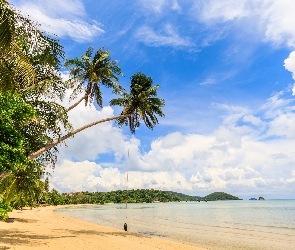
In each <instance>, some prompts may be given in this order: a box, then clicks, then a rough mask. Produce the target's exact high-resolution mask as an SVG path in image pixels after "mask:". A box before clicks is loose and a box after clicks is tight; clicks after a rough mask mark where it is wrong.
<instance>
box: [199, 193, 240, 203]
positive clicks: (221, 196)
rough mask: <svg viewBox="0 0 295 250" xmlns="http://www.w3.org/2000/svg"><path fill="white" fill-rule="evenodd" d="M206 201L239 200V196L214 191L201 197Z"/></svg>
mask: <svg viewBox="0 0 295 250" xmlns="http://www.w3.org/2000/svg"><path fill="white" fill-rule="evenodd" d="M203 200H206V201H223V200H241V199H240V198H239V197H236V196H233V195H231V194H227V193H224V192H214V193H212V194H208V195H206V196H205V197H203Z"/></svg>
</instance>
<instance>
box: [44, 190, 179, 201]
mask: <svg viewBox="0 0 295 250" xmlns="http://www.w3.org/2000/svg"><path fill="white" fill-rule="evenodd" d="M49 197H50V198H49V201H48V204H51V205H65V204H105V203H126V202H127V203H143V202H146V203H152V202H171V201H179V198H178V197H177V196H175V195H172V194H170V193H168V192H165V191H160V190H154V189H137V190H134V189H132V190H117V191H112V192H92V193H91V192H76V193H63V194H59V193H58V192H57V190H55V189H53V190H52V191H51V192H49Z"/></svg>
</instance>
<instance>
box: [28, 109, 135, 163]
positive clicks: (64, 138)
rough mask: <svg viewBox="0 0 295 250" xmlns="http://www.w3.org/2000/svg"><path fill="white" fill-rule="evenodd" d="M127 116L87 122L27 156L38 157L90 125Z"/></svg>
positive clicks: (30, 158)
mask: <svg viewBox="0 0 295 250" xmlns="http://www.w3.org/2000/svg"><path fill="white" fill-rule="evenodd" d="M129 116H130V114H128V115H118V116H113V117H110V118H106V119H102V120H99V121H95V122H92V123H89V124H87V125H85V126H83V127H81V128H78V129H76V130H74V131H73V132H70V133H68V134H67V135H65V136H62V137H61V138H59V139H57V140H55V141H54V142H52V143H50V144H48V145H47V146H45V147H43V148H41V149H39V150H38V151H36V152H35V153H33V154H30V155H29V156H28V159H29V160H33V159H35V158H36V157H38V156H39V155H41V154H43V153H44V152H45V151H47V150H49V149H51V148H52V147H54V146H56V145H57V144H59V143H60V142H62V141H64V140H66V139H68V138H70V137H71V136H73V135H75V134H77V133H79V132H81V131H83V130H85V129H87V128H90V127H92V126H94V125H96V124H99V123H103V122H107V121H111V120H115V119H119V118H124V117H129Z"/></svg>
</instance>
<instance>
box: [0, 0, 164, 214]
mask: <svg viewBox="0 0 295 250" xmlns="http://www.w3.org/2000/svg"><path fill="white" fill-rule="evenodd" d="M64 58H65V54H64V50H63V47H62V46H61V45H60V44H59V42H58V41H57V40H56V39H55V38H53V37H52V36H49V35H46V33H44V32H41V31H40V30H39V26H38V25H37V24H35V23H34V22H32V21H31V20H30V19H28V18H26V17H24V16H23V15H21V14H20V13H19V12H18V11H17V10H15V9H14V8H13V7H12V6H11V5H10V4H9V2H8V1H6V0H0V202H1V206H0V208H1V215H0V217H1V218H2V219H3V218H6V217H7V214H6V215H5V211H6V212H7V211H9V209H10V205H12V206H13V207H20V208H21V207H22V206H24V205H29V206H34V205H35V204H38V202H39V201H40V200H44V199H45V198H44V188H45V186H46V183H45V181H44V178H45V177H46V169H47V168H48V167H54V166H55V163H56V160H57V153H58V149H57V145H58V144H60V143H62V142H64V141H65V140H66V139H67V138H69V137H72V136H73V135H75V134H77V133H79V132H81V131H83V130H85V129H87V128H89V127H91V126H94V125H97V124H99V123H102V122H107V121H111V120H115V121H116V122H117V124H118V125H119V126H122V125H128V126H129V127H130V130H131V132H132V133H134V132H135V130H136V128H137V127H139V126H140V124H141V121H143V123H144V124H145V125H146V126H147V127H148V128H149V129H153V127H154V126H155V125H156V124H158V119H157V116H160V117H163V116H164V113H163V112H162V108H163V106H164V100H163V99H160V98H158V97H157V90H158V88H159V85H153V79H152V78H150V77H148V76H146V75H145V74H143V73H141V72H140V73H136V74H134V75H133V76H132V77H131V85H130V93H127V92H126V90H125V89H124V88H123V87H122V86H121V85H120V84H119V76H121V75H123V74H122V71H121V68H120V67H119V66H118V65H117V61H115V60H112V59H111V57H110V51H108V50H105V49H104V47H102V48H100V49H99V50H98V51H96V52H94V49H93V48H92V47H90V48H89V49H88V50H87V51H86V53H85V55H82V56H81V59H79V58H74V59H67V60H64ZM62 65H64V66H65V67H67V68H68V69H69V70H70V79H69V80H68V81H64V80H63V79H62V77H61V66H62ZM102 85H103V86H105V87H107V88H110V89H112V92H113V93H114V94H117V95H119V96H121V97H120V98H118V99H114V100H112V101H111V102H110V105H119V106H122V107H123V110H122V112H121V114H119V115H117V116H114V117H110V118H106V119H103V120H99V121H94V122H92V123H90V124H86V125H85V126H82V127H81V128H77V129H74V128H73V127H72V125H71V124H70V122H69V119H68V113H69V112H70V111H71V110H72V109H74V108H75V107H76V106H77V105H78V104H79V103H81V102H82V101H84V102H85V105H88V104H91V103H93V102H94V101H95V102H96V103H97V104H98V106H99V107H102V103H103V102H102V92H101V88H100V87H101V86H102ZM70 90H72V95H71V100H72V101H73V102H74V104H72V105H71V106H70V107H64V106H62V105H60V104H59V103H61V101H62V100H63V99H64V97H65V93H66V91H70ZM80 95H82V97H79V96H80ZM47 186H48V185H47ZM47 189H48V187H47ZM45 193H46V192H45ZM47 193H48V192H47ZM52 197H54V195H53V196H52ZM47 198H48V197H47ZM45 201H46V199H45Z"/></svg>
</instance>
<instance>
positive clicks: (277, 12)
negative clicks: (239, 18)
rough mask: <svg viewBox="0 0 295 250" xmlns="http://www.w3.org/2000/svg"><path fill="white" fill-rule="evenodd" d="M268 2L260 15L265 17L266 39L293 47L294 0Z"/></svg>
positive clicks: (294, 40)
mask: <svg viewBox="0 0 295 250" xmlns="http://www.w3.org/2000/svg"><path fill="white" fill-rule="evenodd" d="M268 2H269V3H271V4H270V5H269V6H268V8H267V9H262V11H265V12H264V13H263V12H262V14H263V15H262V17H264V18H265V19H266V20H265V22H266V31H265V37H266V40H267V41H271V42H274V43H275V44H278V45H280V44H284V45H287V46H289V47H291V48H294V47H295V31H294V29H293V27H294V25H295V18H294V11H295V2H294V1H288V0H280V1H268Z"/></svg>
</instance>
